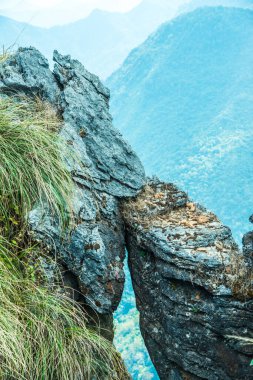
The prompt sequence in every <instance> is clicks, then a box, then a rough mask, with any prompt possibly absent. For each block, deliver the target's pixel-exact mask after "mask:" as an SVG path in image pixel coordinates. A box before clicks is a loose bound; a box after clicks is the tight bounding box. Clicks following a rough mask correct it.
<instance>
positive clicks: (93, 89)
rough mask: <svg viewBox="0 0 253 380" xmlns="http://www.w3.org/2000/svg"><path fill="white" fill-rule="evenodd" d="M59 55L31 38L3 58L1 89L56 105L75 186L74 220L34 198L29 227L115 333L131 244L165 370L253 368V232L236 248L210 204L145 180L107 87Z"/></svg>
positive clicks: (148, 327)
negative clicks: (67, 221)
mask: <svg viewBox="0 0 253 380" xmlns="http://www.w3.org/2000/svg"><path fill="white" fill-rule="evenodd" d="M54 61H55V67H54V71H53V72H51V71H50V70H49V68H48V63H47V61H46V60H45V58H44V57H43V56H42V55H41V54H40V53H39V52H38V51H37V50H36V49H33V48H24V49H19V50H18V52H17V53H15V54H14V55H12V56H10V57H8V58H6V60H5V61H4V62H3V63H1V65H0V92H1V94H4V95H7V96H11V97H17V96H18V95H19V96H23V95H24V94H25V95H26V96H30V97H32V98H34V97H35V96H37V97H40V98H41V99H43V100H46V101H49V102H50V103H51V104H52V105H53V106H54V108H55V109H56V110H57V111H58V113H59V115H61V117H62V127H61V131H60V136H61V139H62V142H63V143H64V144H65V146H66V150H64V149H63V151H62V157H63V159H64V160H65V162H66V165H67V167H68V170H69V172H70V173H71V175H72V178H73V183H74V188H75V189H74V191H73V194H71V196H72V200H73V205H74V210H73V224H72V226H71V227H72V228H71V230H70V231H69V232H68V233H66V232H64V230H62V228H61V224H60V221H59V220H58V218H57V217H56V216H55V215H54V214H52V212H50V211H49V209H48V208H47V207H46V205H45V207H38V206H37V207H36V205H35V207H34V209H33V210H31V212H30V214H29V217H28V220H29V226H30V236H31V237H32V239H33V240H34V241H39V242H40V244H42V246H44V247H45V248H46V252H47V253H48V255H50V256H51V257H53V258H55V260H56V264H57V265H59V267H61V268H64V270H63V271H62V275H63V278H64V281H65V283H66V284H67V285H68V286H70V287H71V288H73V289H74V290H75V292H74V296H75V297H76V299H77V300H78V301H80V302H81V303H82V304H83V305H85V306H86V309H87V311H88V312H89V314H90V316H91V317H92V318H94V317H95V316H97V318H98V319H99V323H100V325H101V326H102V327H104V328H106V329H107V330H109V332H111V334H110V335H111V336H110V338H112V326H111V325H110V321H111V318H112V313H113V311H115V310H116V308H117V306H118V303H119V301H120V298H121V294H122V290H123V284H124V271H123V260H124V256H125V254H124V250H125V247H127V249H128V251H129V264H130V269H131V275H132V280H133V285H134V289H135V293H136V299H137V305H138V308H139V310H140V314H141V329H142V333H143V337H144V340H145V343H146V345H147V348H148V350H149V353H150V356H151V359H152V360H153V362H154V364H155V366H156V368H157V371H158V373H159V376H160V378H161V379H164V380H165V379H166V380H168V379H169V380H185V379H190V380H193V379H195V380H196V379H210V380H239V379H242V378H243V379H245V380H250V379H251V378H252V367H251V366H250V361H251V359H252V356H253V344H252V339H253V326H252V308H253V303H252V278H251V276H252V251H253V249H252V246H253V240H252V233H248V234H247V235H246V236H245V237H244V250H243V252H241V251H240V250H239V248H238V247H237V245H236V243H235V242H234V240H233V238H232V236H231V232H230V230H229V228H227V227H224V226H223V225H222V224H221V223H220V222H219V220H218V219H217V217H216V216H215V215H214V214H212V213H210V212H208V211H206V209H204V208H203V207H201V206H200V205H198V204H196V203H194V202H192V201H190V200H189V199H188V196H187V195H186V194H185V193H184V192H182V191H180V190H178V189H177V187H176V186H175V185H173V184H166V183H161V182H159V181H158V180H157V181H150V180H146V179H145V174H144V170H143V167H142V164H141V162H140V161H139V159H138V157H137V156H136V155H135V153H134V152H133V151H132V149H131V148H130V146H129V145H128V144H127V143H126V142H125V141H124V140H123V139H122V136H121V135H120V133H119V132H118V131H117V130H116V129H114V128H113V126H112V123H111V116H110V114H109V92H108V90H107V89H106V88H105V87H104V86H103V85H102V84H101V82H100V81H99V79H98V78H97V77H96V76H94V75H92V74H90V73H89V72H87V71H86V70H85V69H84V67H83V66H82V65H81V64H80V63H79V62H78V61H75V60H72V59H71V58H70V57H69V56H66V57H64V56H61V55H60V54H59V53H57V52H55V54H54ZM220 201H221V200H220ZM44 270H46V271H48V275H49V276H53V275H54V274H53V272H52V271H51V269H50V268H47V267H46V268H44ZM107 335H108V334H107ZM126 376H127V375H126ZM59 380H60V379H59Z"/></svg>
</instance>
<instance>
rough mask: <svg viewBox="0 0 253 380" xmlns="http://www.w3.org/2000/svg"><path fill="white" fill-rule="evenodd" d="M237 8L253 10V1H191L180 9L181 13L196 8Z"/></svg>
mask: <svg viewBox="0 0 253 380" xmlns="http://www.w3.org/2000/svg"><path fill="white" fill-rule="evenodd" d="M220 5H222V6H223V7H230V8H231V7H236V8H248V9H252V8H253V1H252V0H191V1H190V2H189V3H187V4H184V5H183V6H182V7H181V8H180V12H191V11H193V10H194V9H196V8H199V7H205V6H216V7H217V6H220Z"/></svg>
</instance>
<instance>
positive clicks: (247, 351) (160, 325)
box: [123, 182, 253, 380]
mask: <svg viewBox="0 0 253 380" xmlns="http://www.w3.org/2000/svg"><path fill="white" fill-rule="evenodd" d="M123 212H124V217H125V221H126V224H127V248H128V251H129V265H130V270H131V275H132V280H133V285H134V290H135V294H136V298H137V306H138V309H139V311H140V324H141V330H142V334H143V336H144V340H145V342H146V345H147V348H148V350H149V353H150V356H151V358H152V360H153V362H154V364H155V366H156V368H157V370H158V373H159V376H160V378H161V379H162V380H163V379H164V380H185V379H208V380H231V379H236V380H241V379H245V380H246V379H247V380H249V379H252V378H253V368H252V367H250V361H251V359H252V357H253V318H252V315H253V314H252V312H253V301H252V299H251V300H250V299H247V295H249V296H250V295H251V296H252V283H251V282H250V280H251V279H252V278H251V279H250V266H249V265H250V263H249V261H248V260H245V258H244V256H243V254H242V253H241V252H240V251H239V249H238V247H237V245H236V244H235V242H234V240H233V238H232V236H231V232H230V230H229V229H228V228H227V227H224V226H223V225H222V224H221V223H220V222H219V220H217V218H216V216H215V215H213V214H212V213H210V212H208V211H207V210H205V209H204V208H203V207H201V206H199V205H197V204H194V203H193V202H191V201H189V200H188V198H187V195H186V194H185V193H183V192H181V191H179V190H178V189H177V188H176V187H175V186H173V185H171V184H163V183H159V182H150V183H149V184H148V185H147V186H146V188H145V190H144V191H143V192H142V193H141V194H140V195H139V196H138V197H137V198H136V200H134V201H132V200H130V201H128V202H127V203H126V204H125V205H124V206H123ZM248 246H249V244H248ZM251 249H252V240H251ZM251 252H252V251H251ZM251 273H252V272H251Z"/></svg>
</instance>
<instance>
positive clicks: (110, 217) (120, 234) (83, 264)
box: [0, 48, 144, 315]
mask: <svg viewBox="0 0 253 380" xmlns="http://www.w3.org/2000/svg"><path fill="white" fill-rule="evenodd" d="M54 61H55V66H54V70H53V72H51V70H50V69H49V66H48V63H47V60H46V59H45V58H44V57H43V56H42V55H41V54H40V52H39V51H37V50H36V49H34V48H20V49H19V50H18V51H17V52H16V53H15V54H14V55H12V56H10V57H9V58H8V59H7V60H6V61H5V62H4V63H3V64H2V65H1V68H0V91H1V93H4V94H7V95H10V96H12V95H13V94H15V96H17V95H23V94H26V95H28V96H32V97H34V96H39V97H41V98H42V99H43V100H45V101H49V102H50V103H51V104H52V105H53V106H54V107H55V108H56V110H57V111H58V112H59V113H60V114H61V115H62V119H63V125H62V128H61V132H60V133H61V138H62V139H63V141H65V144H66V147H67V148H68V151H69V150H71V151H73V153H74V155H75V157H77V159H73V157H72V155H71V154H66V152H63V158H64V159H65V161H66V164H67V167H68V169H69V171H70V172H71V173H72V177H73V181H74V182H75V194H73V204H74V207H75V210H74V213H75V215H74V216H75V219H76V220H78V223H77V225H76V226H75V228H74V230H73V231H72V233H71V236H70V237H69V236H68V237H67V238H66V239H65V240H62V236H61V230H60V228H59V224H58V222H57V220H55V218H54V216H53V215H51V214H50V213H49V212H45V209H44V210H41V209H34V210H33V211H32V212H31V214H30V226H31V229H32V230H33V233H34V236H35V239H36V240H39V241H42V242H43V243H44V244H45V245H46V246H47V248H48V249H49V250H51V252H52V254H53V255H55V254H56V256H57V258H58V260H59V261H60V262H61V263H62V264H64V266H65V267H66V268H67V270H68V271H69V272H70V273H71V274H72V275H74V276H75V277H76V279H77V283H78V290H79V291H81V293H82V295H83V296H84V300H85V303H87V305H89V306H90V307H91V308H92V309H93V310H95V312H98V313H100V314H103V315H108V314H111V313H112V312H113V311H114V310H115V309H116V308H117V305H118V303H119V301H120V299H121V294H122V291H123V285H124V271H123V260H124V256H125V251H124V246H125V244H124V228H123V222H122V217H121V215H120V212H119V199H120V198H122V197H130V196H133V195H136V194H137V192H138V191H139V190H140V188H141V187H142V185H143V183H144V170H143V167H142V165H141V163H140V161H139V159H138V158H137V156H136V155H135V153H134V152H133V151H132V149H131V147H130V146H129V145H128V144H127V143H126V142H125V141H124V140H123V138H122V136H121V135H120V133H119V132H118V131H117V130H116V129H114V127H113V126H112V118H111V116H110V113H109V91H108V90H107V88H105V87H104V86H103V84H102V83H101V82H100V80H99V79H98V77H96V76H95V75H92V74H90V73H89V72H88V71H87V70H85V68H84V67H83V66H82V65H81V64H80V63H79V62H78V61H75V60H72V59H71V58H70V57H69V56H62V55H60V54H59V53H58V52H55V53H54ZM64 153H65V154H64Z"/></svg>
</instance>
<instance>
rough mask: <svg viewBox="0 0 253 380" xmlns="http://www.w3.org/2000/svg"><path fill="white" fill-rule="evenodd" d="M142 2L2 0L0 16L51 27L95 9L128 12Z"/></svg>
mask: <svg viewBox="0 0 253 380" xmlns="http://www.w3.org/2000/svg"><path fill="white" fill-rule="evenodd" d="M140 2H141V0H71V1H70V0H0V15H2V16H7V17H10V18H13V19H15V20H18V21H23V22H28V23H30V24H33V25H37V26H42V27H50V26H53V25H58V24H66V23H69V22H73V21H76V20H78V19H81V18H84V17H86V16H88V15H89V14H90V13H91V12H92V10H94V9H97V8H98V9H103V10H108V11H118V12H126V11H129V10H130V9H132V8H134V7H135V6H136V5H138V4H139V3H140Z"/></svg>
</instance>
